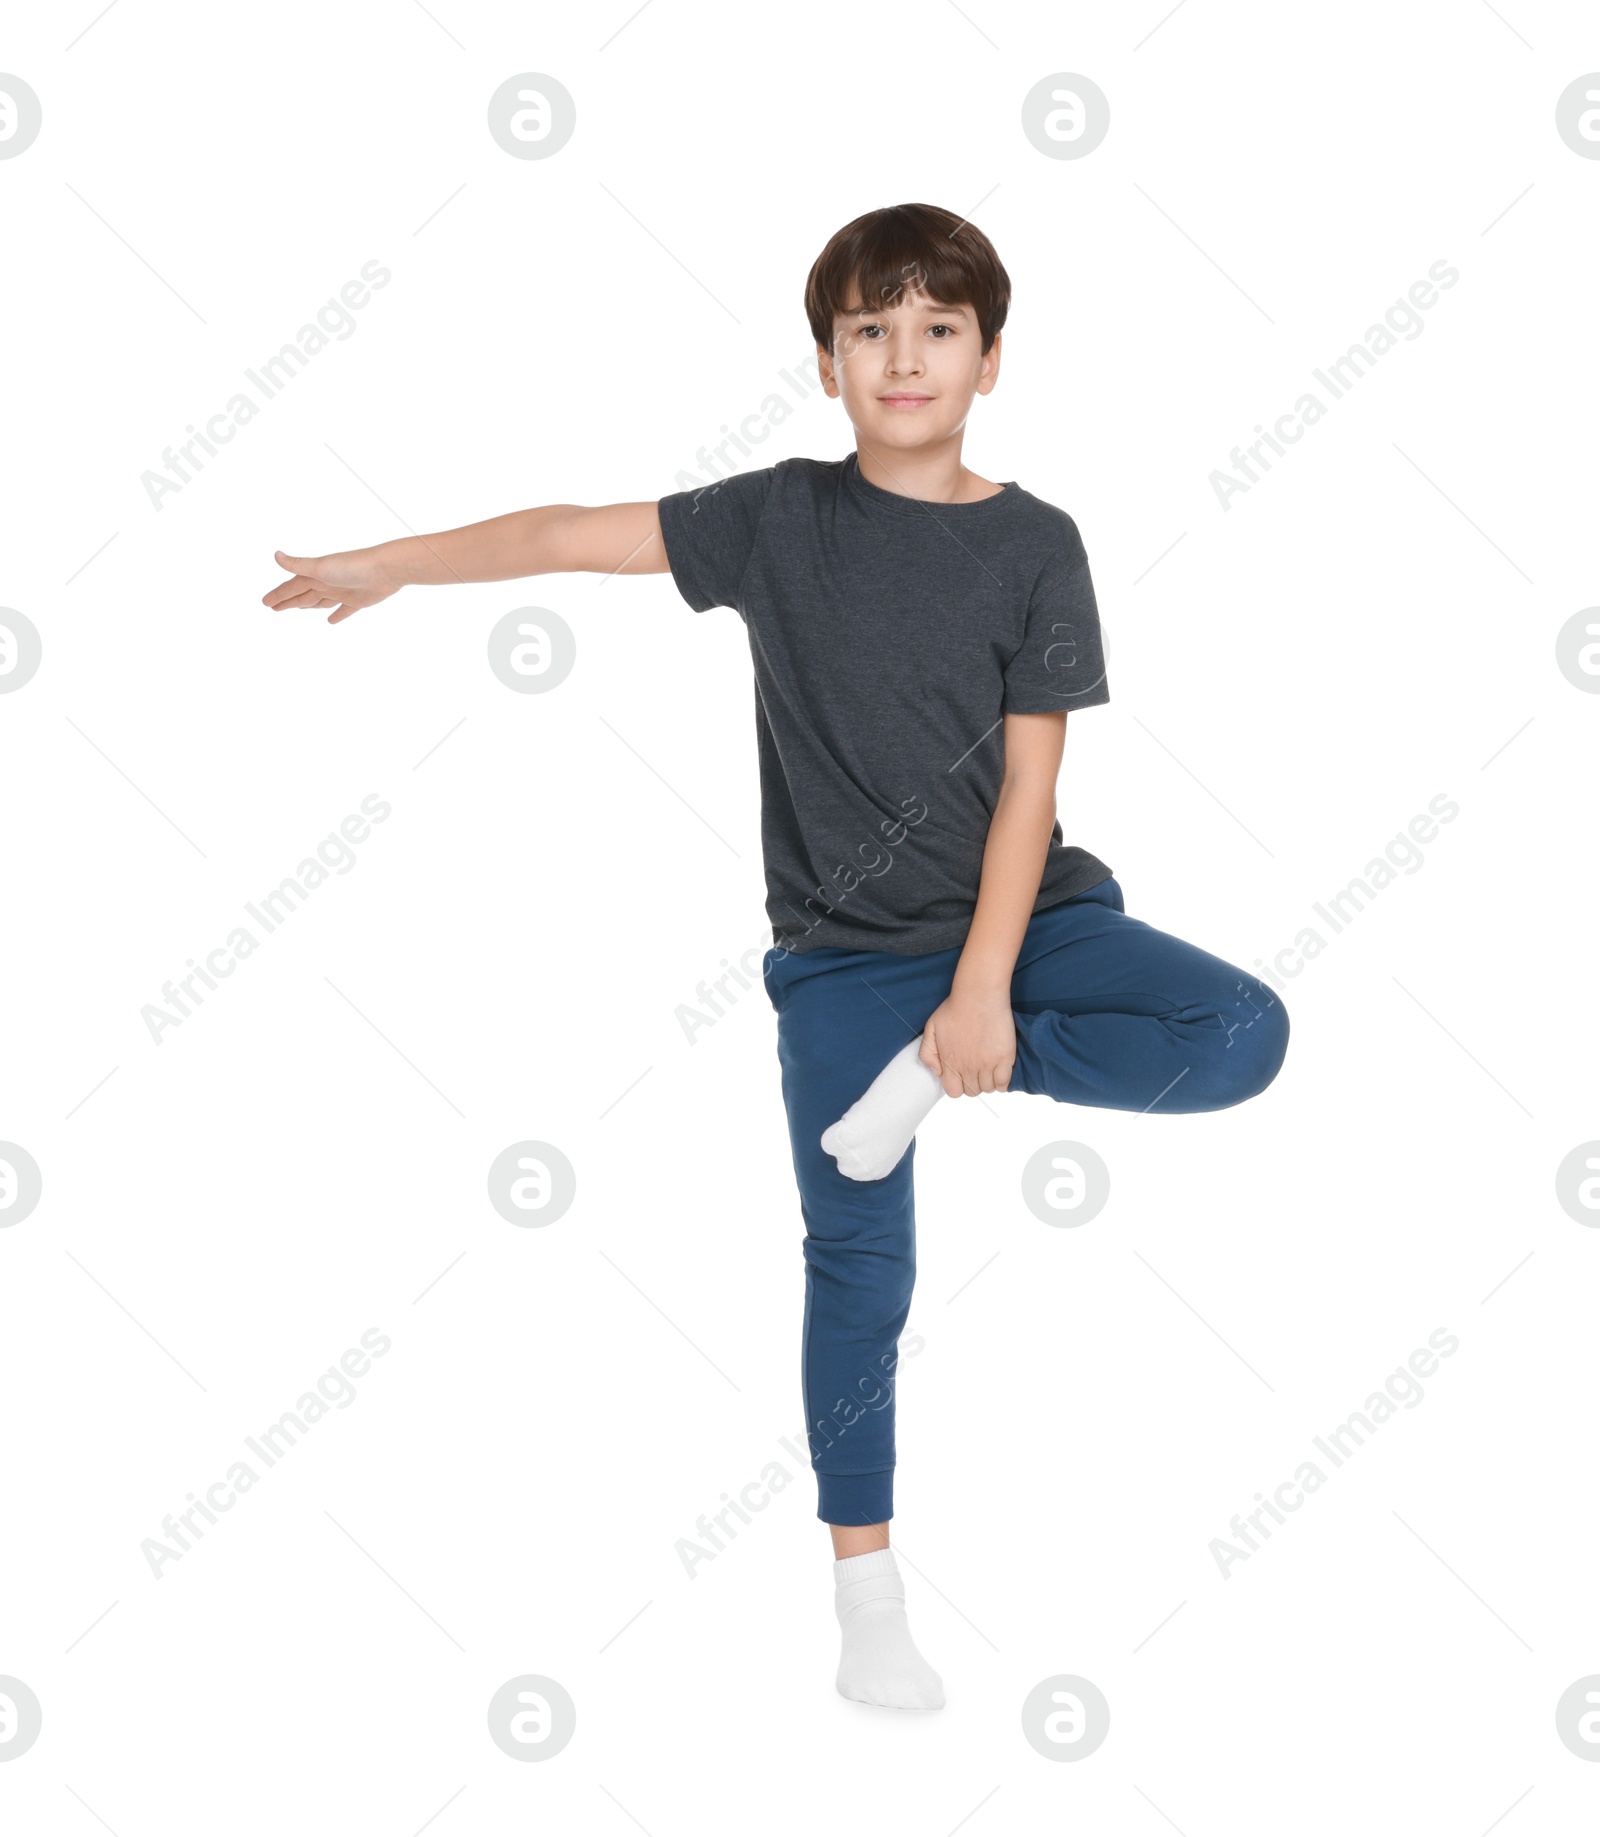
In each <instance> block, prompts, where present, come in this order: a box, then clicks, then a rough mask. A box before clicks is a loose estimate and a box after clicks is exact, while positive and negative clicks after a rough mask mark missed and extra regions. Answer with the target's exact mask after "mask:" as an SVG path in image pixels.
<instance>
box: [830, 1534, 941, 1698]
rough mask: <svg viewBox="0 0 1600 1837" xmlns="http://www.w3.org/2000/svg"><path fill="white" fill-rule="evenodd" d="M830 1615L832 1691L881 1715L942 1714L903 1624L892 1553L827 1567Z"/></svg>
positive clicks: (928, 1670)
mask: <svg viewBox="0 0 1600 1837" xmlns="http://www.w3.org/2000/svg"><path fill="white" fill-rule="evenodd" d="M833 1579H834V1584H835V1586H834V1599H833V1607H834V1612H835V1613H836V1614H837V1615H838V1616H839V1625H840V1626H841V1627H842V1628H843V1630H844V1648H843V1650H842V1651H841V1653H840V1655H839V1676H838V1680H837V1682H838V1689H839V1694H840V1696H842V1697H849V1698H850V1699H851V1701H852V1702H855V1703H877V1704H880V1705H881V1706H882V1707H883V1708H885V1709H943V1708H944V1684H943V1681H942V1680H941V1679H940V1676H939V1674H938V1672H937V1671H935V1670H934V1668H933V1667H932V1665H930V1664H929V1663H928V1661H927V1660H926V1659H925V1658H924V1657H923V1656H922V1654H921V1653H920V1652H919V1651H918V1650H917V1647H916V1641H915V1640H913V1639H912V1637H911V1628H910V1626H909V1625H908V1624H907V1622H906V1585H905V1583H904V1582H903V1581H901V1579H900V1568H899V1565H898V1564H897V1563H896V1562H895V1560H894V1552H893V1551H892V1550H869V1551H868V1552H867V1553H866V1555H865V1556H847V1557H844V1558H843V1559H841V1560H840V1561H837V1562H835V1563H834V1565H833Z"/></svg>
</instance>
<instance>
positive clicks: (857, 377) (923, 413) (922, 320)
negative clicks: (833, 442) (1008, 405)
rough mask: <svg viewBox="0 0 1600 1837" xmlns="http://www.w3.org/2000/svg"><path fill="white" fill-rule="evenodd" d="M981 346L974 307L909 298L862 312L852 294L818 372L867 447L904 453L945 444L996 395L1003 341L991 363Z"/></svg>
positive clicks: (997, 336)
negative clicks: (981, 400) (975, 408)
mask: <svg viewBox="0 0 1600 1837" xmlns="http://www.w3.org/2000/svg"><path fill="white" fill-rule="evenodd" d="M982 346H983V336H982V334H981V333H980V331H979V330H978V318H977V314H976V313H974V312H973V310H972V308H971V307H970V306H953V305H944V306H941V305H940V304H939V303H938V302H937V301H934V300H930V299H929V298H928V296H927V295H926V294H922V293H907V294H905V295H904V296H903V297H902V298H901V300H900V301H899V302H897V303H896V304H895V305H894V306H890V307H872V308H863V307H862V305H861V295H860V291H859V289H853V290H852V291H851V294H850V296H849V301H848V303H847V305H846V306H845V308H844V310H843V311H841V312H840V313H839V314H838V315H837V316H836V318H835V319H834V322H833V350H832V352H827V351H823V350H821V349H820V348H819V350H818V354H817V368H818V370H819V372H820V374H821V376H822V382H823V387H824V388H825V389H826V390H827V392H828V394H829V395H831V396H837V397H839V399H840V400H841V401H842V402H843V403H844V411H845V413H846V414H847V415H848V416H849V417H850V421H851V424H852V425H853V426H854V428H855V430H856V432H857V433H858V434H859V435H860V436H861V438H862V439H863V440H864V441H865V442H867V443H868V444H869V445H872V446H874V447H877V446H882V447H895V448H899V449H900V450H901V451H904V450H906V449H907V448H911V447H924V446H930V445H933V444H936V443H937V442H939V441H941V440H947V439H948V438H949V437H950V436H951V435H952V434H955V433H956V432H958V431H959V430H960V429H961V428H962V427H964V426H965V425H966V419H967V414H968V411H969V410H970V409H971V407H972V398H973V397H974V396H975V395H987V394H988V393H989V391H990V390H991V389H993V387H994V385H995V379H996V378H997V377H998V375H999V374H1000V334H999V333H996V334H995V341H994V343H993V344H992V345H991V346H990V347H989V351H988V354H987V356H986V355H985V354H984V352H983V349H982Z"/></svg>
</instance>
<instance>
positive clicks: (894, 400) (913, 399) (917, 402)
mask: <svg viewBox="0 0 1600 1837" xmlns="http://www.w3.org/2000/svg"><path fill="white" fill-rule="evenodd" d="M878 400H879V401H880V402H882V403H883V404H884V406H885V407H887V408H925V407H926V406H927V405H928V403H929V402H931V401H932V400H933V397H932V396H931V395H911V394H907V393H904V392H897V393H896V394H894V395H880V396H879V397H878Z"/></svg>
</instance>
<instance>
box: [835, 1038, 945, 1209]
mask: <svg viewBox="0 0 1600 1837" xmlns="http://www.w3.org/2000/svg"><path fill="white" fill-rule="evenodd" d="M921 1050H922V1037H921V1035H920V1034H919V1035H918V1037H917V1038H916V1039H914V1040H908V1041H907V1042H906V1044H905V1045H904V1046H903V1047H901V1049H900V1051H899V1052H897V1053H896V1054H895V1056H894V1057H893V1058H892V1059H891V1060H890V1061H889V1063H888V1064H887V1065H886V1066H885V1067H884V1068H883V1070H882V1071H881V1072H879V1073H878V1075H877V1077H876V1078H874V1079H873V1081H872V1083H871V1084H870V1085H869V1086H868V1087H867V1090H866V1094H865V1095H864V1096H862V1097H858V1098H857V1099H856V1101H855V1102H854V1103H853V1104H851V1106H850V1108H849V1109H848V1110H846V1111H845V1113H844V1115H843V1116H841V1117H840V1118H839V1120H838V1122H836V1123H834V1124H833V1126H832V1127H831V1128H828V1129H825V1130H824V1131H823V1133H822V1146H823V1148H824V1149H825V1150H826V1151H827V1153H829V1154H831V1155H832V1156H833V1158H834V1160H836V1161H837V1162H838V1163H839V1172H840V1173H841V1174H843V1175H845V1177H846V1178H847V1179H850V1180H882V1179H883V1178H884V1176H885V1175H886V1174H892V1173H893V1172H894V1170H895V1169H896V1168H897V1167H898V1166H899V1165H900V1159H901V1157H902V1156H903V1155H904V1154H905V1151H906V1150H907V1149H908V1148H909V1147H910V1146H911V1138H912V1137H913V1136H914V1135H915V1134H916V1133H917V1131H918V1130H919V1129H920V1128H921V1127H922V1121H923V1118H924V1117H925V1116H926V1115H927V1114H928V1112H929V1111H930V1110H931V1109H932V1108H933V1106H934V1105H935V1104H936V1103H937V1102H938V1101H939V1099H940V1098H941V1097H943V1095H944V1086H943V1084H941V1083H940V1081H939V1077H938V1074H937V1073H935V1072H931V1071H929V1070H928V1068H927V1066H925V1065H924V1064H923V1063H922V1061H921V1059H920V1058H918V1056H917V1055H918V1054H919V1053H920V1052H921Z"/></svg>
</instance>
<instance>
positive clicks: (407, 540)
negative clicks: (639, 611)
mask: <svg viewBox="0 0 1600 1837" xmlns="http://www.w3.org/2000/svg"><path fill="white" fill-rule="evenodd" d="M273 559H274V560H275V561H276V562H277V563H278V565H279V567H282V568H287V569H288V570H289V572H290V573H291V574H292V575H293V579H292V580H286V581H283V582H281V583H280V584H279V585H278V586H276V587H274V588H273V589H272V591H271V592H270V593H266V594H263V595H262V599H261V603H262V605H263V606H271V607H274V608H277V607H281V606H305V607H310V608H314V609H318V610H320V609H321V608H322V607H324V606H332V607H334V608H336V610H335V611H334V612H333V613H331V614H330V615H329V618H328V623H329V624H330V625H337V624H338V623H339V621H340V620H341V619H348V618H349V616H350V615H351V613H353V612H360V611H361V610H362V609H363V607H367V606H376V605H377V603H378V601H379V600H386V599H388V598H389V596H390V594H392V593H398V592H399V591H400V589H401V588H402V587H412V586H415V587H440V586H447V585H448V584H449V583H450V582H452V581H463V582H465V581H479V580H519V579H521V578H522V576H523V575H526V574H664V573H666V571H667V551H666V548H665V546H664V545H663V543H662V540H661V520H660V517H659V515H658V513H657V510H656V504H655V500H654V499H647V500H645V501H644V502H642V503H637V504H596V505H584V504H541V505H538V506H537V507H535V508H534V509H532V510H513V511H511V512H509V513H508V514H507V515H506V516H503V517H490V518H489V519H488V520H487V521H485V522H483V523H467V524H464V525H463V526H462V527H461V528H460V529H447V530H441V531H439V532H438V533H437V534H436V535H432V536H402V537H400V538H398V539H397V540H396V541H394V542H380V543H378V544H377V545H376V546H375V547H373V548H368V549H346V550H345V551H344V552H343V553H341V554H337V555H286V554H284V552H283V550H282V549H278V550H275V551H274V554H273Z"/></svg>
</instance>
